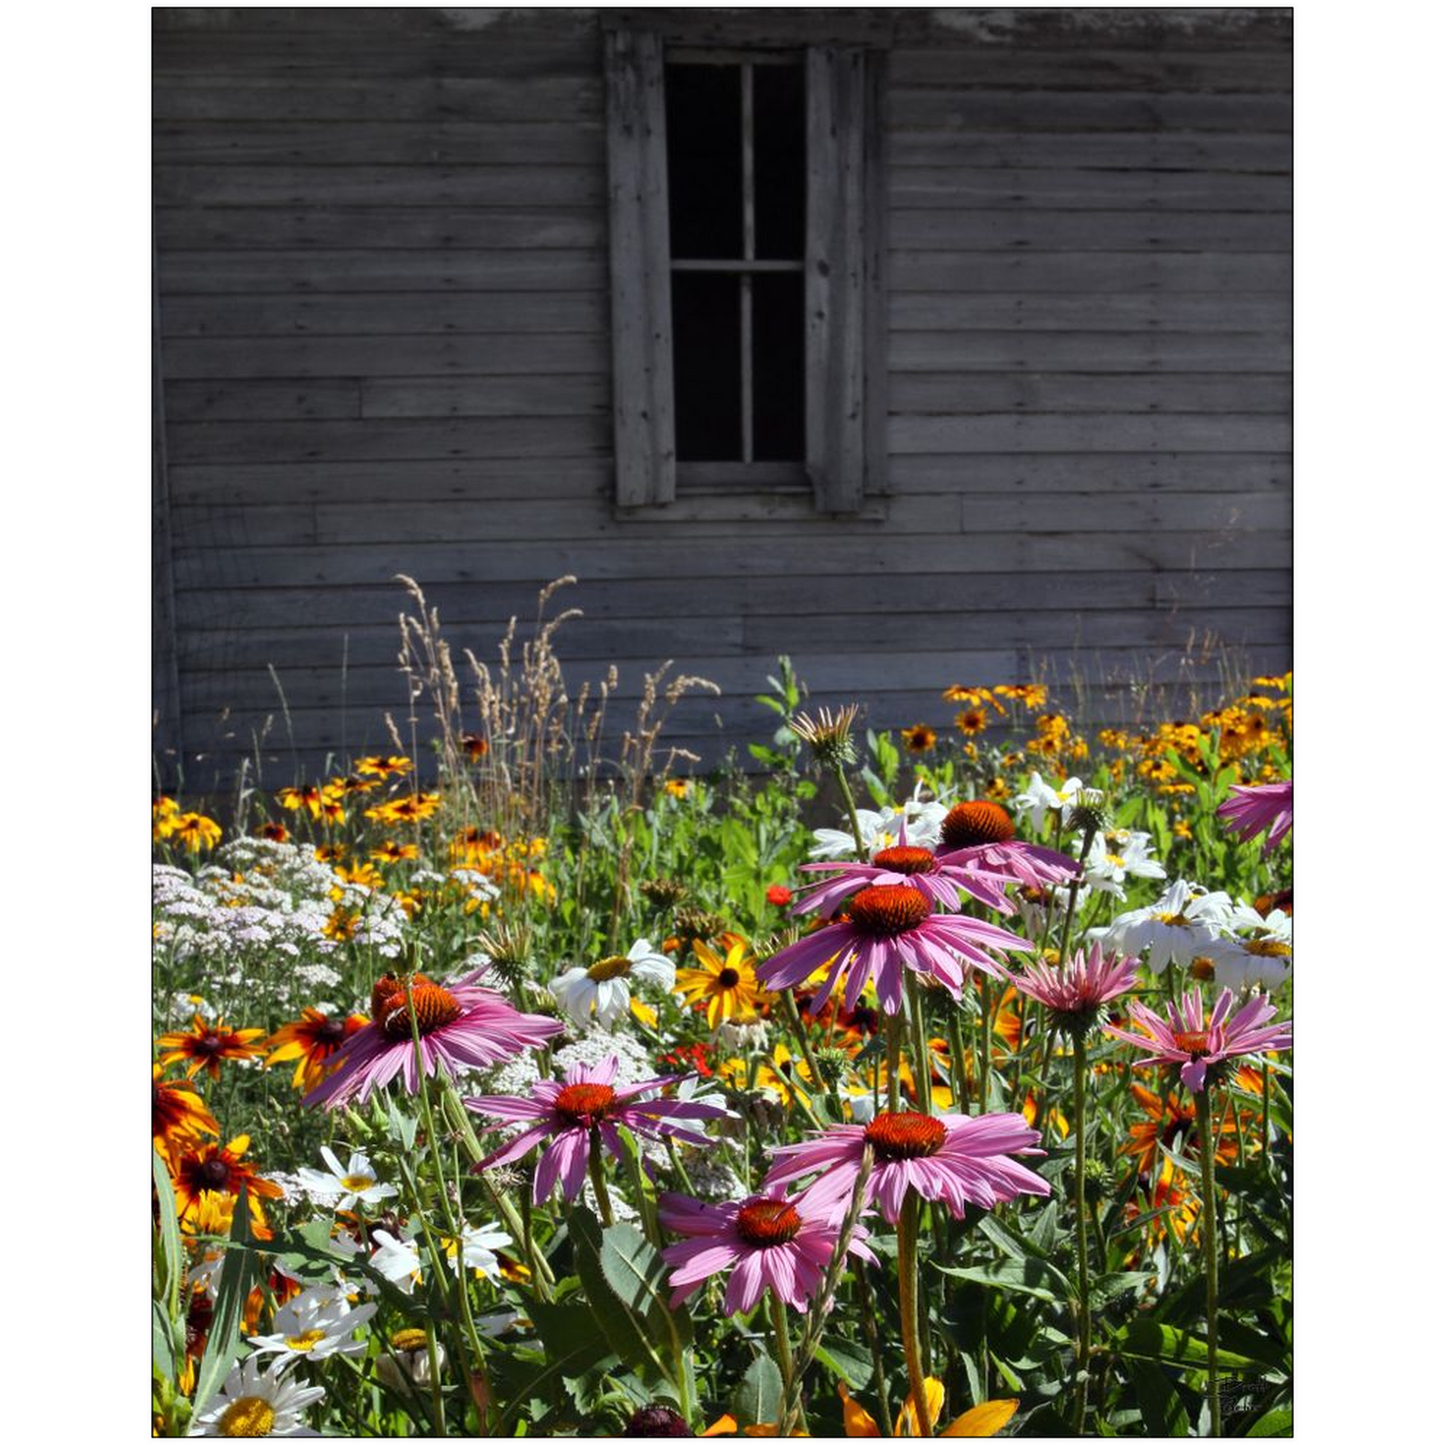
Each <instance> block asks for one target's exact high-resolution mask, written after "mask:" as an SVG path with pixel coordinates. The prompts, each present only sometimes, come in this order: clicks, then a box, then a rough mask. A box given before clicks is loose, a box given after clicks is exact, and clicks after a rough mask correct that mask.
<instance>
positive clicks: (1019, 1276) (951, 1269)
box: [934, 1259, 1069, 1302]
mask: <svg viewBox="0 0 1445 1445" xmlns="http://www.w3.org/2000/svg"><path fill="white" fill-rule="evenodd" d="M934 1268H936V1269H937V1270H938V1271H939V1273H940V1274H946V1275H948V1276H949V1277H950V1278H952V1279H966V1280H969V1281H971V1282H972V1283H973V1284H986V1285H990V1286H991V1287H992V1288H994V1289H1001V1290H1009V1291H1012V1292H1013V1293H1016V1294H1028V1295H1033V1296H1034V1298H1035V1299H1043V1300H1054V1301H1058V1302H1065V1301H1067V1300H1068V1298H1069V1282H1068V1280H1067V1279H1066V1278H1065V1277H1064V1275H1062V1274H1061V1273H1060V1272H1059V1271H1058V1270H1056V1269H1055V1268H1054V1267H1053V1266H1052V1265H1050V1264H1045V1263H1044V1261H1043V1260H1041V1259H995V1260H990V1261H989V1262H988V1263H987V1264H983V1265H977V1266H962V1265H941V1264H940V1265H935V1266H934Z"/></svg>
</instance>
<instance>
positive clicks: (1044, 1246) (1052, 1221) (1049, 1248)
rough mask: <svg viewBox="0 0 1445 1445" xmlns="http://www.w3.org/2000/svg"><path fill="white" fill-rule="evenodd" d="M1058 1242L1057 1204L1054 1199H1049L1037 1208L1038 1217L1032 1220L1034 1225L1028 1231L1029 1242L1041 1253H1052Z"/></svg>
mask: <svg viewBox="0 0 1445 1445" xmlns="http://www.w3.org/2000/svg"><path fill="white" fill-rule="evenodd" d="M1058 1242H1059V1205H1058V1201H1057V1200H1055V1199H1051V1200H1049V1202H1048V1203H1047V1204H1046V1205H1044V1207H1043V1208H1042V1209H1041V1210H1039V1214H1038V1218H1037V1219H1035V1220H1034V1227H1033V1228H1032V1229H1031V1230H1030V1231H1029V1243H1030V1244H1032V1245H1033V1246H1034V1248H1035V1249H1036V1250H1038V1251H1039V1253H1040V1254H1042V1255H1052V1254H1053V1252H1054V1250H1055V1248H1057V1246H1058Z"/></svg>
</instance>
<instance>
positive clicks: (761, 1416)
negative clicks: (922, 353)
mask: <svg viewBox="0 0 1445 1445" xmlns="http://www.w3.org/2000/svg"><path fill="white" fill-rule="evenodd" d="M782 1408H783V1377H782V1375H780V1374H779V1373H778V1367H777V1366H776V1365H775V1364H774V1363H773V1361H772V1358H771V1356H768V1355H758V1356H757V1357H756V1358H755V1359H754V1360H753V1362H752V1364H751V1365H749V1366H748V1371H747V1374H745V1375H744V1376H743V1380H742V1384H740V1385H739V1386H738V1388H737V1390H736V1391H735V1392H734V1394H733V1414H734V1415H736V1416H737V1420H738V1424H739V1425H744V1426H746V1425H775V1424H777V1420H778V1415H779V1413H780V1412H781V1411H782Z"/></svg>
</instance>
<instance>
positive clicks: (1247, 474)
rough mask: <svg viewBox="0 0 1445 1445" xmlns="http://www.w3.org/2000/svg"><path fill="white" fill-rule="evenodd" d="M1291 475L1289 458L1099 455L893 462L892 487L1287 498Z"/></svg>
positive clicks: (908, 458) (923, 456)
mask: <svg viewBox="0 0 1445 1445" xmlns="http://www.w3.org/2000/svg"><path fill="white" fill-rule="evenodd" d="M1293 476H1294V468H1293V465H1292V463H1291V459H1290V457H1289V456H1288V455H1287V454H1276V455H1260V454H1254V453H1249V452H1217V453H1210V452H1159V453H1157V454H1155V455H1153V456H1149V455H1141V454H1139V453H1137V452H1097V453H1085V454H1080V455H1077V456H1063V455H1059V454H1058V453H1054V454H1053V455H1049V454H1047V453H1045V454H1043V455H1039V454H1032V455H1028V454H1016V455H1013V456H1009V455H1007V454H996V455H992V456H988V455H978V456H973V455H970V456H968V457H966V458H960V457H957V456H939V455H937V454H919V455H917V456H902V457H896V458H894V461H893V466H892V478H893V484H894V485H895V486H896V487H897V488H899V490H900V491H907V492H937V491H944V492H963V493H965V494H972V493H974V492H1008V491H1018V492H1022V493H1026V494H1040V495H1047V494H1051V493H1055V492H1078V491H1089V492H1093V493H1099V494H1108V493H1111V492H1114V491H1122V492H1148V491H1166V492H1201V491H1208V490H1211V489H1213V488H1216V487H1217V488H1219V489H1221V490H1224V491H1248V492H1264V491H1271V492H1287V491H1289V489H1290V487H1291V486H1292V485H1293Z"/></svg>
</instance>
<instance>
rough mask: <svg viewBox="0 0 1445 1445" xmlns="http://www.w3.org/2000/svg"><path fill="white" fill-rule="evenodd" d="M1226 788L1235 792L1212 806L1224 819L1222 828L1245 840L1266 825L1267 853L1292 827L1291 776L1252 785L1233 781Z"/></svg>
mask: <svg viewBox="0 0 1445 1445" xmlns="http://www.w3.org/2000/svg"><path fill="white" fill-rule="evenodd" d="M1229 791H1230V792H1231V793H1233V794H1234V796H1233V797H1232V798H1226V799H1225V800H1224V802H1222V803H1221V804H1220V805H1219V807H1218V808H1217V809H1216V810H1215V811H1216V812H1217V813H1218V814H1219V816H1220V817H1221V818H1223V819H1224V831H1225V832H1226V833H1238V834H1239V837H1240V840H1241V841H1245V840H1247V839H1250V838H1253V837H1254V836H1255V835H1256V834H1257V833H1263V832H1264V830H1265V829H1266V828H1268V829H1269V836H1268V837H1266V838H1265V840H1264V851H1265V852H1266V853H1268V852H1269V851H1270V850H1271V849H1273V848H1277V847H1278V846H1279V843H1280V840H1281V839H1282V838H1283V837H1284V835H1285V834H1286V833H1288V832H1289V830H1290V829H1291V828H1292V827H1294V779H1293V778H1286V779H1285V781H1284V782H1282V783H1260V784H1259V785H1258V786H1257V787H1253V788H1246V787H1242V786H1241V785H1240V784H1239V783H1232V784H1231V785H1230V788H1229Z"/></svg>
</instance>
